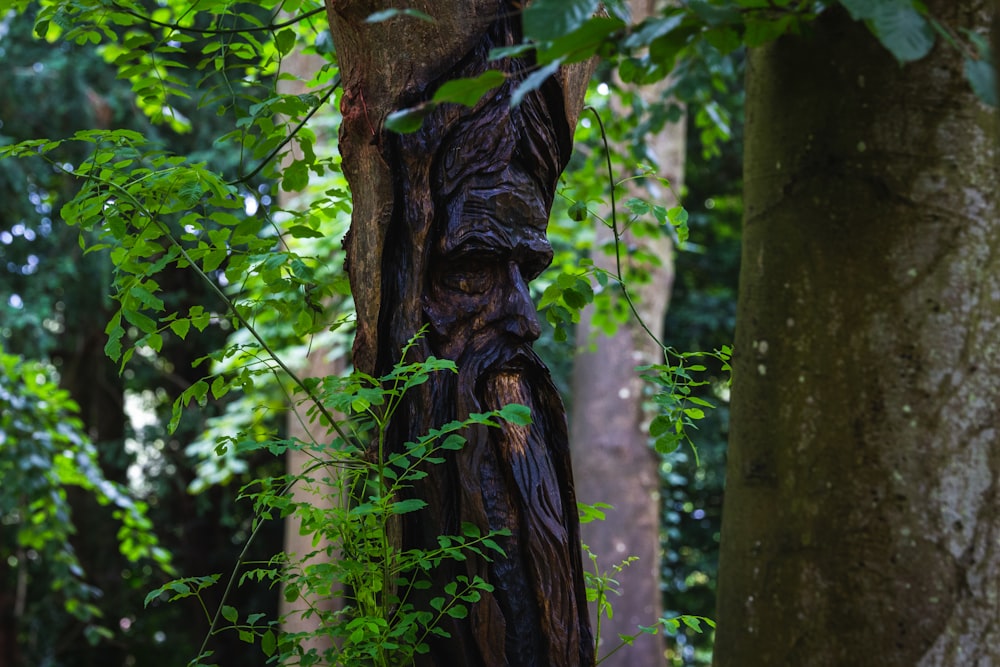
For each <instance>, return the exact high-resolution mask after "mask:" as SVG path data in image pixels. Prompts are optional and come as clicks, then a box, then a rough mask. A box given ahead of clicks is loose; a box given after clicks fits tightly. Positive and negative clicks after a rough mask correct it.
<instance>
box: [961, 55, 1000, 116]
mask: <svg viewBox="0 0 1000 667" xmlns="http://www.w3.org/2000/svg"><path fill="white" fill-rule="evenodd" d="M965 78H966V79H968V80H969V85H971V86H972V90H973V92H974V93H976V95H977V96H979V99H981V100H982V101H983V102H986V104H989V105H990V106H992V107H996V106H1000V99H998V95H997V73H996V70H995V69H994V68H993V61H992V60H990V59H988V58H982V59H980V60H973V59H972V58H966V59H965Z"/></svg>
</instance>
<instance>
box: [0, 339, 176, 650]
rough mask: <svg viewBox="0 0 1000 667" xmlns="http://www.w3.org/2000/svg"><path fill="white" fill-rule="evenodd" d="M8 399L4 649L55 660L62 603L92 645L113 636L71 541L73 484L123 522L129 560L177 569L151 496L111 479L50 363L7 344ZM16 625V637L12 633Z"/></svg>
mask: <svg viewBox="0 0 1000 667" xmlns="http://www.w3.org/2000/svg"><path fill="white" fill-rule="evenodd" d="M0 405H3V406H4V409H3V411H2V412H0V479H3V480H4V483H3V484H2V485H0V609H2V610H3V611H2V612H0V614H2V615H3V616H4V618H3V623H4V627H3V628H2V629H0V632H2V633H4V634H5V635H7V636H6V637H5V638H6V639H7V641H4V642H3V643H2V644H3V646H4V648H5V649H7V650H13V651H14V652H13V653H12V654H8V655H2V656H0V658H3V659H4V660H5V661H6V662H10V663H11V664H14V663H16V662H19V661H20V660H21V659H24V660H25V661H26V662H28V663H30V664H53V662H54V661H55V660H56V659H57V655H58V651H59V650H60V643H59V642H53V641H52V635H53V634H56V636H60V635H61V633H60V632H58V631H59V630H62V631H65V630H66V629H67V621H66V619H65V618H60V615H59V614H58V613H57V612H56V610H57V609H58V607H59V606H61V607H62V608H63V609H64V610H65V612H66V613H67V614H68V616H69V617H70V618H72V619H73V622H72V623H71V624H76V625H78V626H79V630H80V631H81V632H82V634H83V637H84V638H85V639H86V640H87V642H88V643H90V644H91V645H95V644H97V643H98V642H99V641H100V640H101V639H102V638H111V637H113V636H114V632H113V631H112V629H111V628H110V627H108V625H109V624H113V623H116V622H117V619H116V618H114V616H113V615H112V614H110V613H106V612H107V611H109V610H107V609H106V608H102V606H101V605H100V604H99V598H100V597H101V596H102V595H103V592H102V591H101V590H100V589H99V588H96V587H95V586H93V585H92V584H91V583H90V579H89V573H88V572H87V571H86V569H85V568H84V564H83V563H82V562H81V560H80V558H79V557H78V555H77V550H76V548H75V547H74V545H73V540H72V537H73V535H74V534H76V533H77V532H78V528H77V526H78V525H79V521H78V520H75V519H74V517H73V506H74V503H73V502H72V500H71V493H72V492H73V490H74V489H75V490H76V491H77V492H78V493H83V494H85V495H86V496H87V497H88V498H90V499H92V500H94V501H96V504H97V505H98V506H99V509H98V510H97V511H98V512H99V513H100V515H101V516H102V519H103V520H104V521H107V522H113V523H115V524H120V527H119V528H118V529H117V534H116V540H115V543H116V544H117V548H118V550H119V551H120V554H121V556H122V557H123V558H124V560H125V561H126V562H127V563H129V564H130V565H131V566H132V567H138V568H142V569H145V570H147V571H150V572H152V571H153V568H154V567H155V569H156V571H157V572H159V573H164V572H165V573H170V574H172V573H173V572H174V570H173V567H172V566H171V563H170V554H169V552H168V551H167V550H166V549H164V548H162V547H161V546H159V542H158V540H157V538H156V536H155V535H153V533H152V522H151V521H150V519H149V517H148V516H147V512H148V506H147V505H146V503H143V502H141V501H138V502H137V501H134V500H133V499H132V498H131V496H130V494H129V493H128V491H127V489H125V488H124V486H123V485H121V484H116V483H114V482H111V481H109V480H107V479H106V478H105V476H104V473H103V472H102V470H101V468H100V465H99V464H98V456H97V449H96V447H95V446H94V444H93V443H92V442H90V441H89V440H88V439H87V437H86V436H85V435H84V433H83V423H82V422H81V421H80V420H79V418H78V417H76V414H75V413H76V412H77V410H78V408H77V406H76V404H75V403H74V402H73V400H72V399H71V398H70V396H69V392H67V391H66V390H64V389H60V388H59V387H58V386H57V385H56V384H55V382H53V380H52V379H51V368H48V367H46V366H44V365H42V364H40V363H38V362H30V361H24V360H23V359H22V358H21V357H18V356H15V355H9V354H6V353H4V352H3V349H2V347H0ZM111 508H113V509H111ZM109 509H110V510H111V511H109ZM105 546H106V547H110V548H114V544H109V545H105ZM12 628H13V629H16V630H17V632H16V636H15V637H10V636H9V635H8V633H9V632H10V630H11V629H12ZM11 639H13V640H14V642H15V643H16V646H18V647H19V648H17V649H13V648H12V647H11V644H10V640H11ZM62 648H67V647H65V646H63V647H62Z"/></svg>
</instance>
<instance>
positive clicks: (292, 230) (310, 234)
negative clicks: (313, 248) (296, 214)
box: [288, 225, 323, 239]
mask: <svg viewBox="0 0 1000 667" xmlns="http://www.w3.org/2000/svg"><path fill="white" fill-rule="evenodd" d="M288 233H289V234H291V235H292V238H296V239H321V238H323V233H322V232H318V231H316V230H315V229H313V228H312V227H306V226H305V225H292V226H291V227H289V228H288Z"/></svg>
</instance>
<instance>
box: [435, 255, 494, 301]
mask: <svg viewBox="0 0 1000 667" xmlns="http://www.w3.org/2000/svg"><path fill="white" fill-rule="evenodd" d="M495 274H496V265H495V262H493V261H491V260H490V258H478V259H475V260H474V259H472V258H467V259H460V260H458V261H455V262H452V263H451V265H450V266H446V267H444V270H443V271H442V272H441V284H442V285H444V286H445V287H446V288H448V289H451V290H455V291H457V292H464V293H466V294H482V293H483V292H485V291H486V290H488V289H489V288H490V287H491V286H492V285H493V279H494V276H495Z"/></svg>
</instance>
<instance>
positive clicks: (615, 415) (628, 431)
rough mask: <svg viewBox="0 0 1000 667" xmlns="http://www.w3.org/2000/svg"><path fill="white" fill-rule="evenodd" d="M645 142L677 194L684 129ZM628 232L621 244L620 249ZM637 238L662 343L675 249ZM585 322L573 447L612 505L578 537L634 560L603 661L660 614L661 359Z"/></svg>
mask: <svg viewBox="0 0 1000 667" xmlns="http://www.w3.org/2000/svg"><path fill="white" fill-rule="evenodd" d="M658 4H660V3H658V2H656V0H633V1H632V3H631V7H632V21H633V22H634V23H639V22H640V21H642V20H643V19H645V18H647V17H648V16H650V15H652V14H653V13H654V12H655V9H656V5H658ZM668 85H669V81H661V82H658V83H656V84H654V85H650V86H646V87H643V88H642V89H641V90H640V91H639V94H640V95H641V96H642V98H643V99H644V100H645V101H647V102H648V103H650V104H660V103H662V98H663V95H664V91H665V90H666V88H667V87H668ZM612 109H614V110H615V111H614V112H615V113H630V111H629V110H624V109H622V108H621V104H614V105H613V106H612ZM645 140H646V152H647V155H646V156H643V158H642V159H643V160H644V161H650V162H652V166H653V167H654V168H655V169H656V170H657V175H659V176H661V177H664V178H666V179H668V180H669V181H670V184H671V186H672V187H673V188H674V191H675V192H679V191H680V189H681V187H682V185H683V182H682V181H683V174H684V149H685V128H684V123H683V122H678V123H673V124H670V125H667V126H665V127H664V128H663V129H662V130H661V131H660V132H658V133H657V134H656V135H655V136H649V137H646V138H645ZM622 152H623V153H625V154H628V153H629V152H630V151H629V147H623V148H622ZM618 176H624V174H620V175H618ZM626 189H627V195H628V196H633V197H639V198H642V199H647V200H652V201H653V202H654V203H656V204H660V205H663V206H667V207H668V208H669V207H672V206H675V205H676V204H677V201H676V198H675V197H674V195H673V193H672V192H670V191H669V190H667V189H665V188H663V186H662V185H660V184H659V183H657V182H655V181H652V180H632V181H629V182H628V185H627V186H626ZM624 199H625V197H621V200H624ZM619 224H620V223H619ZM630 236H631V235H627V236H626V237H625V238H624V239H623V243H624V244H625V245H626V246H628V245H629V243H630V241H629V238H630ZM609 240H612V232H611V230H609V229H608V228H607V226H606V225H604V224H603V223H601V222H598V223H597V234H596V238H595V243H594V246H595V248H598V247H600V246H601V245H603V244H604V243H606V242H607V241H609ZM640 242H642V243H644V244H646V245H647V246H650V247H649V248H648V249H649V250H650V251H651V252H652V253H654V254H655V255H656V256H657V257H659V258H660V259H661V264H660V265H659V266H642V267H639V268H642V269H643V270H645V271H648V272H649V273H650V281H649V282H647V283H643V284H640V285H630V286H629V289H630V291H631V292H632V294H633V297H634V298H636V299H637V302H638V306H639V310H640V312H641V314H642V317H643V320H644V321H645V322H646V324H647V325H648V326H649V327H650V328H651V329H652V330H653V332H654V333H655V334H656V335H657V336H658V337H661V336H662V333H663V318H664V316H665V314H666V310H667V304H668V302H669V298H670V290H671V286H672V284H673V243H672V242H671V240H670V237H669V236H666V235H662V236H659V237H657V238H655V239H642V240H640ZM594 263H595V265H597V266H598V267H601V268H605V269H608V270H611V271H614V270H615V266H614V264H615V262H614V257H612V256H608V255H606V254H604V253H601V252H596V251H595V253H594ZM592 316H593V311H592V309H591V308H588V309H587V310H585V311H584V312H583V314H582V316H581V319H580V324H579V325H578V327H577V342H578V345H579V352H578V353H577V355H576V357H575V359H574V364H573V406H574V409H573V420H572V424H571V430H570V442H571V443H572V447H573V458H574V460H573V465H574V470H575V472H576V480H577V492H578V494H579V497H580V500H581V501H582V502H584V503H588V504H593V503H596V502H603V503H608V504H610V505H612V506H613V507H614V509H613V510H609V511H608V512H607V519H606V520H605V521H594V522H591V523H588V524H584V526H583V527H582V528H581V532H582V536H583V542H584V544H586V545H588V546H589V547H590V549H591V551H592V552H593V553H594V554H596V555H597V557H598V559H599V560H598V563H599V565H600V566H601V568H602V569H604V570H609V569H610V568H611V566H612V565H615V564H617V563H618V562H620V561H622V560H623V559H625V558H627V557H629V556H636V557H638V561H636V562H635V563H634V564H632V565H631V566H629V567H627V568H625V569H624V570H623V571H622V572H621V573H619V574H617V575H615V577H614V578H615V579H616V580H618V582H619V584H620V586H619V590H620V591H621V593H622V594H621V596H615V595H612V596H610V601H611V603H612V605H613V609H614V616H613V617H612V618H610V619H604V620H602V621H601V626H600V630H601V642H600V647H599V650H598V655H599V656H600V655H604V654H606V653H607V652H608V651H609V650H611V649H613V648H614V647H616V646H617V645H618V643H619V640H618V636H619V635H620V634H625V635H635V634H636V632H637V629H638V626H639V625H652V624H653V623H655V621H656V619H658V618H659V617H660V616H661V615H662V613H663V603H662V594H661V592H660V579H661V562H660V561H661V548H660V506H661V503H662V501H661V499H660V492H659V488H660V477H659V458H658V456H657V455H656V453H655V452H654V451H653V450H652V449H651V448H650V446H649V434H648V429H647V424H648V419H647V418H648V415H647V414H646V411H645V410H644V409H643V394H644V390H645V382H644V381H643V380H642V378H641V377H640V376H639V373H638V372H636V370H635V369H636V367H637V366H641V365H645V364H653V363H660V362H662V361H663V352H662V350H661V349H660V347H659V345H658V344H657V343H656V341H653V340H651V339H650V337H649V335H648V334H647V333H646V332H645V331H643V330H642V327H641V326H640V325H639V324H638V322H636V321H635V320H634V319H632V318H630V319H629V321H628V322H627V323H625V324H623V325H621V326H620V327H619V328H618V330H617V332H616V333H615V335H613V336H610V337H609V336H606V335H603V334H601V333H600V332H599V330H596V329H595V328H594V327H593V326H592V324H591V319H592ZM595 614H596V609H592V611H591V622H592V623H594V625H595V627H597V624H596V616H595ZM601 664H602V666H607V667H628V666H630V665H643V666H644V667H655V665H663V664H666V659H665V655H664V649H663V640H662V637H659V636H652V635H643V636H640V637H639V638H638V639H636V641H635V644H633V645H632V646H631V647H628V648H624V649H622V650H621V651H619V652H617V653H615V654H614V655H612V656H610V657H608V658H607V659H606V660H605V661H603V662H602V663H601Z"/></svg>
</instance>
